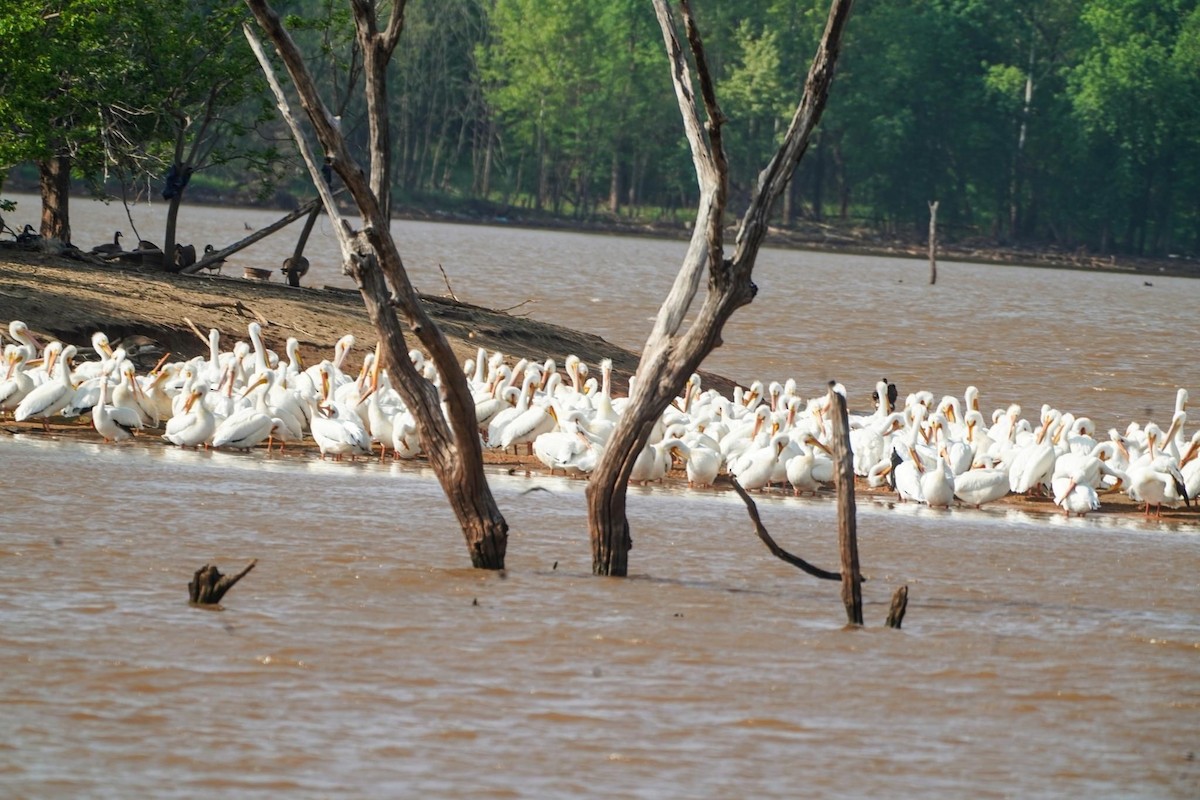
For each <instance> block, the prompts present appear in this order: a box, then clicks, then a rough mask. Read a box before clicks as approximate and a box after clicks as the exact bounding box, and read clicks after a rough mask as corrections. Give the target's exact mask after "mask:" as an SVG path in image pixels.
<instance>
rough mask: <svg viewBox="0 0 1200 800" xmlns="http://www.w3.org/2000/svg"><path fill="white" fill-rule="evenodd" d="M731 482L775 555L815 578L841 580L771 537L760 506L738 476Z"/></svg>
mask: <svg viewBox="0 0 1200 800" xmlns="http://www.w3.org/2000/svg"><path fill="white" fill-rule="evenodd" d="M729 482H730V483H732V484H733V488H734V489H735V490H736V491H737V493H738V495H739V496H740V497H741V498H742V501H743V502H744V503H745V504H746V511H747V512H749V514H750V520H751V522H753V523H754V532H755V533H757V534H758V538H759V539H762V542H763V544H765V545H766V546H767V549H768V550H770V551H771V555H773V556H775V557H776V558H778V559H779V560H780V561H786V562H787V563H789V564H791V565H792V566H793V567H796V568H797V569H799V570H803V571H804V572H807V573H808V574H809V575H812V576H813V577H814V578H820V579H821V580H823V581H840V580H841V579H842V575H841V573H839V572H829V571H828V570H824V569H821V568H820V567H815V566H813V565H812V564H810V563H808V562H807V561H805V560H804V559H803V558H800V557H798V556H794V555H792V554H791V553H789V552H788V551H786V550H784V549H783V548H782V547H780V546H779V545H777V544H776V543H775V540H774V539H772V538H771V534H769V533H767V529H766V527H765V526H764V525H763V523H762V518H760V517H759V516H758V506H756V505H755V504H754V500H753V499H752V498H751V497H750V494H749V493H748V492H747V491H746V490H745V489H743V488H742V485H741V484H740V483H738V482H737V479H736V478H730V479H729Z"/></svg>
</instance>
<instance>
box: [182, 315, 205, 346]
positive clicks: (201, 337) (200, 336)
mask: <svg viewBox="0 0 1200 800" xmlns="http://www.w3.org/2000/svg"><path fill="white" fill-rule="evenodd" d="M183 321H184V322H186V323H187V326H188V327H189V328H191V329H192V333H194V334H196V338H197V339H199V340H200V341H202V342H204V346H205V347H208V337H207V336H205V335H204V334H203V333H201V332H200V329H199V328H197V327H196V323H194V322H192V321H191V320H190V319H188V318H187V317H184V318H183Z"/></svg>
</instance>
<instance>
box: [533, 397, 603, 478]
mask: <svg viewBox="0 0 1200 800" xmlns="http://www.w3.org/2000/svg"><path fill="white" fill-rule="evenodd" d="M547 411H548V412H549V413H550V414H551V415H552V416H553V417H554V418H555V419H557V418H558V412H557V411H555V408H554V405H553V404H551V405H550V406H549V407H547ZM582 421H583V413H582V412H581V411H579V410H578V409H573V410H571V411H569V412H567V415H566V416H565V417H563V419H562V420H561V422H560V423H559V425H560V429H559V430H553V431H547V432H545V433H542V434H540V435H539V436H538V437H537V438H536V439H534V440H533V454H534V455H535V456H537V459H538V461H541V462H542V463H543V464H545V465H546V466H547V467H549V469H550V474H551V475H553V474H554V471H555V470H559V469H561V470H562V471H564V472H566V473H567V474H570V475H581V474H588V473H590V472H592V470H594V469H595V468H596V462H597V461H599V459H600V449H599V447H597V444H596V442H595V441H594V440H593V439H591V438H589V436H588V435H587V434H586V433H585V432H584V431H583V430H582V429H581V427H580V423H581V422H582Z"/></svg>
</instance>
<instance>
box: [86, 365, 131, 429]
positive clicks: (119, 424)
mask: <svg viewBox="0 0 1200 800" xmlns="http://www.w3.org/2000/svg"><path fill="white" fill-rule="evenodd" d="M92 426H93V427H94V428H95V429H96V432H97V433H99V434H100V435H101V436H102V437H104V441H106V442H122V441H125V440H126V439H130V438H132V437H133V434H134V432H135V431H140V430H141V429H142V418H141V416H140V415H139V414H138V413H137V412H136V411H134V410H132V409H129V408H125V407H124V406H114V405H109V404H108V380H107V376H106V375H102V376H101V380H100V396H99V398H97V400H96V404H95V405H94V406H92Z"/></svg>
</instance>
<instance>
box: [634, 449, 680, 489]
mask: <svg viewBox="0 0 1200 800" xmlns="http://www.w3.org/2000/svg"><path fill="white" fill-rule="evenodd" d="M686 447H687V445H686V444H684V443H683V440H682V439H676V438H671V439H663V440H662V441H660V442H657V443H655V444H647V445H646V446H645V447H644V448H642V451H641V452H640V453H638V457H637V459H636V460H635V461H634V462H633V470H632V471H631V472H630V473H629V482H630V483H640V484H643V485H645V484H647V483H650V482H651V481H661V480H662V479H663V478H665V477H666V475H667V473H668V472H670V471H671V454H672V452H673V451H676V450H677V451H679V452H684V448H686Z"/></svg>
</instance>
